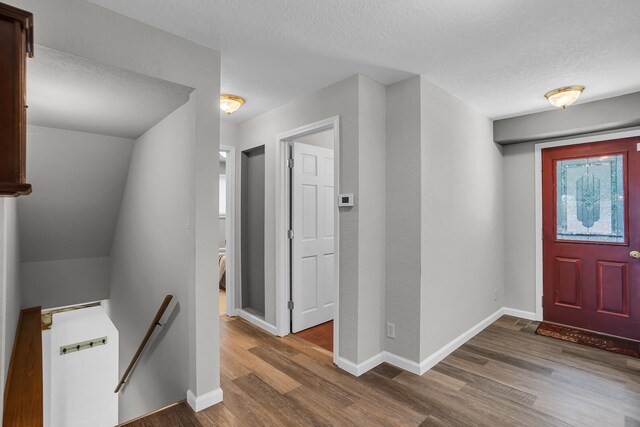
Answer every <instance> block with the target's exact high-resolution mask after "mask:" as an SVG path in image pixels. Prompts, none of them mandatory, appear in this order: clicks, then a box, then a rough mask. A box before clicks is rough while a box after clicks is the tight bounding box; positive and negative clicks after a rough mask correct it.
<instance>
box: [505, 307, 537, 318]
mask: <svg viewBox="0 0 640 427" xmlns="http://www.w3.org/2000/svg"><path fill="white" fill-rule="evenodd" d="M504 314H505V315H507V316H514V317H520V318H522V319H526V320H538V319H537V316H536V313H534V312H532V311H524V310H518V309H516V308H509V307H505V308H504Z"/></svg>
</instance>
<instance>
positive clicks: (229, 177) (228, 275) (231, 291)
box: [218, 145, 239, 316]
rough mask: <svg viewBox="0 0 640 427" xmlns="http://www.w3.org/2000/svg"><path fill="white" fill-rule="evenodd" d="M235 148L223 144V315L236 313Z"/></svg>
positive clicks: (220, 273)
mask: <svg viewBox="0 0 640 427" xmlns="http://www.w3.org/2000/svg"><path fill="white" fill-rule="evenodd" d="M235 153H236V151H235V148H234V147H232V146H228V145H220V154H219V156H220V177H219V179H220V181H219V185H220V187H219V193H218V194H219V204H218V206H219V208H218V210H219V215H218V217H219V218H218V236H219V244H218V248H219V250H218V289H219V291H218V292H219V294H218V295H219V312H220V313H219V314H220V316H224V315H227V316H236V315H237V314H238V313H237V306H236V301H238V300H239V298H238V295H237V289H236V274H235V273H236V270H235V268H236V238H235V236H236V234H235V230H236V225H235V222H236V215H235V178H236V176H235V171H236V166H235V160H236V159H235Z"/></svg>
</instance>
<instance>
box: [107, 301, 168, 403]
mask: <svg viewBox="0 0 640 427" xmlns="http://www.w3.org/2000/svg"><path fill="white" fill-rule="evenodd" d="M172 299H173V295H167V296H166V297H164V301H162V304H161V305H160V308H159V309H158V312H157V313H156V317H154V318H153V321H152V322H151V325H149V329H147V333H146V334H145V336H144V338H143V339H142V342H141V343H140V346H139V347H138V350H137V351H136V354H134V355H133V359H131V363H129V366H128V367H127V370H126V371H124V374H123V375H122V378H121V379H120V382H119V383H118V386H117V387H116V389H115V391H114V393H117V392H119V391H120V389H121V388H122V386H123V385H124V383H125V381H126V380H127V377H128V376H129V374H130V373H131V370H132V369H133V367H134V366H135V365H136V363H137V362H138V359H139V358H140V355H141V354H142V351H143V350H144V348H145V346H146V345H147V342H149V339H150V338H151V335H152V334H153V331H155V329H156V327H158V326H162V325H161V324H160V319H161V318H162V316H163V315H164V312H165V311H166V310H167V307H169V303H170V302H171V300H172Z"/></svg>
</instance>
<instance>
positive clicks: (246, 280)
mask: <svg viewBox="0 0 640 427" xmlns="http://www.w3.org/2000/svg"><path fill="white" fill-rule="evenodd" d="M264 158H265V155H264V146H262V147H258V148H254V149H252V150H248V151H244V152H242V162H241V170H242V179H241V183H242V184H241V185H242V188H241V190H240V192H241V200H240V215H241V218H242V222H241V230H240V235H241V236H242V241H241V244H240V247H241V248H242V275H241V276H240V277H241V278H242V302H241V307H242V308H247V309H249V311H250V312H251V313H253V314H256V315H258V316H260V317H262V318H264V305H265V304H264V297H265V280H264V226H265V224H264V177H265V176H264V173H265V164H264Z"/></svg>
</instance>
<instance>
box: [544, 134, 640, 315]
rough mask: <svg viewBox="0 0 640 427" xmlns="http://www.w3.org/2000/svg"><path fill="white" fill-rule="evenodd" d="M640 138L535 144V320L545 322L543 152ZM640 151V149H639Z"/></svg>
mask: <svg viewBox="0 0 640 427" xmlns="http://www.w3.org/2000/svg"><path fill="white" fill-rule="evenodd" d="M634 136H640V129H633V130H626V131H617V132H615V131H614V132H606V133H601V134H596V135H590V136H582V137H572V138H563V139H555V140H549V141H543V142H538V143H536V144H535V169H534V170H535V210H536V220H535V227H536V230H535V231H536V260H535V261H536V316H535V320H539V321H542V320H543V305H542V295H543V288H542V285H543V272H544V270H543V265H542V150H543V149H545V148H552V147H563V146H566V145H578V144H588V143H590V142H600V141H609V140H612V139H621V138H631V137H634ZM639 149H640V147H639Z"/></svg>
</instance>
